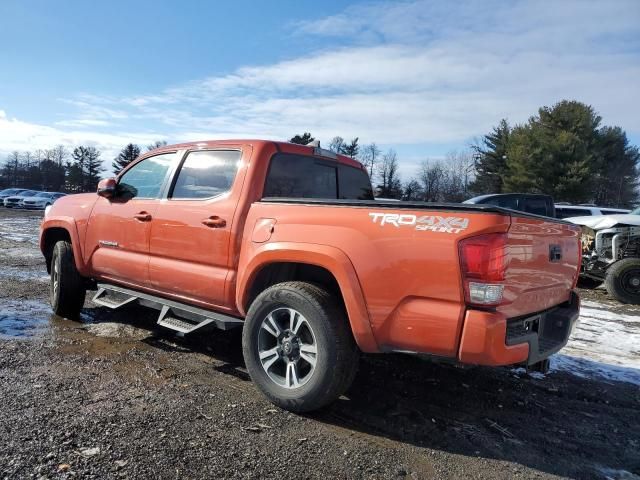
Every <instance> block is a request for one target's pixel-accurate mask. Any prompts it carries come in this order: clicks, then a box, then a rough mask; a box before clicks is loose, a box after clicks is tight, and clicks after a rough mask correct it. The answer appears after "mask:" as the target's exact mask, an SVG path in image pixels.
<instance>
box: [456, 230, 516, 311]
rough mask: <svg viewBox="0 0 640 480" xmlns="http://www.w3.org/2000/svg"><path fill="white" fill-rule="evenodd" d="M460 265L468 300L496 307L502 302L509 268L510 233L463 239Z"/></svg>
mask: <svg viewBox="0 0 640 480" xmlns="http://www.w3.org/2000/svg"><path fill="white" fill-rule="evenodd" d="M459 251H460V266H461V268H462V280H463V284H464V291H465V299H466V301H467V303H469V304H472V305H481V306H495V305H499V304H500V303H501V302H502V293H503V291H504V285H502V284H501V283H500V282H502V281H503V280H504V279H505V273H506V270H507V234H506V233H489V234H485V235H478V236H477V237H470V238H465V239H464V240H461V241H460V244H459Z"/></svg>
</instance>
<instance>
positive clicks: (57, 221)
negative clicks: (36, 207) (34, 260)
mask: <svg viewBox="0 0 640 480" xmlns="http://www.w3.org/2000/svg"><path fill="white" fill-rule="evenodd" d="M52 228H62V229H63V230H65V231H66V232H67V233H68V234H69V237H70V238H71V248H72V250H73V258H74V259H75V263H76V268H77V269H78V272H80V274H86V271H87V265H86V264H85V262H84V256H83V255H82V245H80V235H79V234H78V227H77V225H76V222H75V220H74V219H73V218H72V217H56V218H51V219H45V220H44V221H43V222H42V226H41V227H40V239H39V243H40V251H41V252H42V254H43V255H44V254H45V247H46V245H45V239H46V235H47V231H48V230H51V229H52Z"/></svg>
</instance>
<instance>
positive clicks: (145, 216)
mask: <svg viewBox="0 0 640 480" xmlns="http://www.w3.org/2000/svg"><path fill="white" fill-rule="evenodd" d="M133 218H135V219H136V220H140V221H141V222H148V221H149V220H151V214H150V213H147V212H139V213H136V214H135V215H134V216H133Z"/></svg>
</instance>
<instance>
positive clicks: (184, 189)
mask: <svg viewBox="0 0 640 480" xmlns="http://www.w3.org/2000/svg"><path fill="white" fill-rule="evenodd" d="M241 155H242V154H241V152H239V151H238V150H203V151H197V152H190V153H189V154H188V155H187V158H186V159H185V161H184V163H183V164H182V167H181V168H180V171H179V172H178V178H177V179H176V183H175V185H174V187H173V192H172V194H171V198H177V199H202V198H211V197H215V196H217V195H220V194H223V193H225V192H228V191H229V190H231V186H232V185H233V181H234V179H235V178H236V173H237V171H238V165H239V164H240V158H241Z"/></svg>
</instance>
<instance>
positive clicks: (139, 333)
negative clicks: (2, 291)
mask: <svg viewBox="0 0 640 480" xmlns="http://www.w3.org/2000/svg"><path fill="white" fill-rule="evenodd" d="M118 313H120V312H118ZM118 313H116V314H115V315H114V312H112V311H111V310H108V309H105V308H85V309H84V310H83V311H82V313H81V314H80V319H79V320H77V321H71V320H67V319H64V318H61V317H58V316H57V315H54V314H53V313H52V312H51V306H50V305H49V304H48V303H47V302H46V301H41V300H20V299H16V300H8V299H2V300H0V338H3V339H11V338H14V339H34V338H41V337H43V336H44V335H47V334H51V333H53V332H55V333H56V334H57V335H67V334H70V331H72V330H73V331H76V332H77V331H78V330H81V331H86V332H87V333H89V334H90V335H91V336H93V337H102V338H105V339H108V338H111V339H126V340H131V341H140V340H144V339H145V338H147V337H149V336H151V335H153V332H152V331H151V330H149V329H148V328H139V327H137V326H135V325H132V324H131V323H129V322H128V321H123V318H120V317H121V315H119V314H118ZM123 313H125V315H126V312H123ZM129 313H133V314H135V310H134V311H132V312H129Z"/></svg>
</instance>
